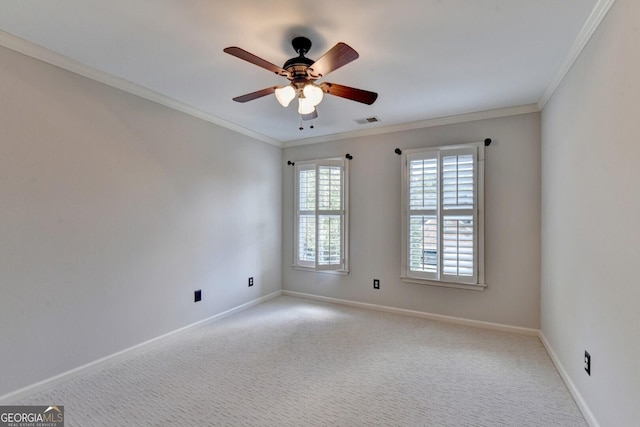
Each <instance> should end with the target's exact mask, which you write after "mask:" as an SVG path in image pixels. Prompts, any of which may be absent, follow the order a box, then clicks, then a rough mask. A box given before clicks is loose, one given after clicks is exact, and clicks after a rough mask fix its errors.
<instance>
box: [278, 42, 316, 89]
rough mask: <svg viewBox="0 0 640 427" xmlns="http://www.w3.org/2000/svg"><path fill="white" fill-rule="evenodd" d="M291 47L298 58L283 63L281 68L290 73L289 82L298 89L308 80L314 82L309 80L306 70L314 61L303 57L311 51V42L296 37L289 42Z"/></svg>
mask: <svg viewBox="0 0 640 427" xmlns="http://www.w3.org/2000/svg"><path fill="white" fill-rule="evenodd" d="M291 45H292V46H293V49H294V50H295V51H296V52H297V53H298V56H296V57H295V58H291V59H289V60H288V61H287V62H285V63H284V65H283V66H282V68H284V69H285V70H287V71H288V72H289V73H290V77H289V80H291V82H292V83H293V84H294V85H295V86H296V87H298V88H299V89H300V88H302V87H303V86H304V85H305V84H306V83H308V82H309V81H310V80H315V79H310V78H309V75H308V73H307V68H309V67H310V66H311V65H313V64H314V62H315V61H314V60H313V59H309V58H307V57H306V56H304V55H305V54H306V53H307V52H308V51H309V49H311V40H309V39H308V38H306V37H296V38H294V39H293V40H292V41H291Z"/></svg>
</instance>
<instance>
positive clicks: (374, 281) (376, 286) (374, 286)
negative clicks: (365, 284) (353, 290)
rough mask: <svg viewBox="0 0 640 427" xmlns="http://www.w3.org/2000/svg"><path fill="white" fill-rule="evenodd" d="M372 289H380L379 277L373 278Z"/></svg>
mask: <svg viewBox="0 0 640 427" xmlns="http://www.w3.org/2000/svg"><path fill="white" fill-rule="evenodd" d="M373 289H380V279H373Z"/></svg>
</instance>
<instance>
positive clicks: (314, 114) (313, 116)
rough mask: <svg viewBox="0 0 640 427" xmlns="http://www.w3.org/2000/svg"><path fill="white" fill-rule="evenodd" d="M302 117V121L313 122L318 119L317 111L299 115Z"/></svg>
mask: <svg viewBox="0 0 640 427" xmlns="http://www.w3.org/2000/svg"><path fill="white" fill-rule="evenodd" d="M300 115H301V116H302V120H313V119H317V118H318V110H313V112H312V113H309V114H300Z"/></svg>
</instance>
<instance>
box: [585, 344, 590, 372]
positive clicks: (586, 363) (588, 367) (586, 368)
mask: <svg viewBox="0 0 640 427" xmlns="http://www.w3.org/2000/svg"><path fill="white" fill-rule="evenodd" d="M584 370H585V371H586V372H587V375H589V376H591V355H590V354H589V352H587V350H585V351H584Z"/></svg>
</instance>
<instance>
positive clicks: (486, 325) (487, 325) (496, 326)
mask: <svg viewBox="0 0 640 427" xmlns="http://www.w3.org/2000/svg"><path fill="white" fill-rule="evenodd" d="M282 295H287V296H292V297H298V298H306V299H310V300H315V301H322V302H329V303H333V304H341V305H347V306H350V307H358V308H366V309H369V310H376V311H383V312H385V313H393V314H401V315H404V316H412V317H420V318H422V319H429V320H437V321H440V322H447V323H455V324H456V325H465V326H472V327H476V328H482V329H491V330H494V331H502V332H511V333H516V334H521V335H528V336H534V337H537V336H539V333H540V331H539V330H538V329H530V328H522V327H519V326H509V325H503V324H500V323H491V322H482V321H479V320H471V319H464V318H461V317H453V316H445V315H442V314H433V313H426V312H423V311H414V310H406V309H404V308H396V307H389V306H386V305H376V304H369V303H365V302H358V301H349V300H344V299H338V298H331V297H324V296H320V295H313V294H306V293H303V292H295V291H286V290H283V291H282Z"/></svg>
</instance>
